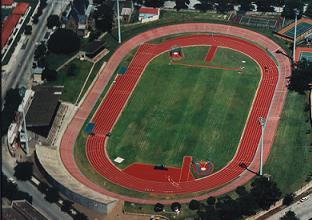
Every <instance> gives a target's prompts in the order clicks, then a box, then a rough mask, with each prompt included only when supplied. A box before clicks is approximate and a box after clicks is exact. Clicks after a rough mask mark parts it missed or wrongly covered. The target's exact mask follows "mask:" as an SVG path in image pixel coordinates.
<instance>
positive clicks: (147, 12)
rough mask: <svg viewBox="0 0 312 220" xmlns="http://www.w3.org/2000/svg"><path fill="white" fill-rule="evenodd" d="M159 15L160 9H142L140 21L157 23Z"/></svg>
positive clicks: (140, 10)
mask: <svg viewBox="0 0 312 220" xmlns="http://www.w3.org/2000/svg"><path fill="white" fill-rule="evenodd" d="M159 14H160V10H159V8H147V7H141V8H140V9H139V21H141V22H142V23H146V22H150V21H156V20H158V19H159Z"/></svg>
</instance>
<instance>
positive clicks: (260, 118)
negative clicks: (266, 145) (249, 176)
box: [259, 117, 265, 176]
mask: <svg viewBox="0 0 312 220" xmlns="http://www.w3.org/2000/svg"><path fill="white" fill-rule="evenodd" d="M259 124H260V126H261V138H260V141H261V143H260V171H259V175H260V176H262V166H263V135H264V124H265V120H264V118H263V117H259Z"/></svg>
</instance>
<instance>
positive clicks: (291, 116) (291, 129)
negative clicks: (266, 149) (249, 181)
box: [264, 92, 312, 194]
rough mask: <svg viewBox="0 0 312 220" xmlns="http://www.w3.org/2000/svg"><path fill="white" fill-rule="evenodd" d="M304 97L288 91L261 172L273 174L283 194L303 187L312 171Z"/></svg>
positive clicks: (307, 114) (311, 140) (310, 137)
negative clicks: (272, 142)
mask: <svg viewBox="0 0 312 220" xmlns="http://www.w3.org/2000/svg"><path fill="white" fill-rule="evenodd" d="M306 103H308V99H307V97H305V96H304V95H299V94H298V93H295V92H289V93H288V96H287V99H286V103H285V106H284V111H283V114H282V117H281V121H280V124H279V128H278V130H277V134H276V138H275V141H274V144H273V146H272V149H271V153H270V156H269V158H268V161H267V162H266V164H265V167H264V173H268V174H271V175H272V178H273V180H274V181H276V182H277V185H278V187H279V188H280V189H281V191H282V192H283V194H286V193H289V192H293V191H295V190H297V189H299V188H300V187H302V186H303V185H304V183H305V181H306V179H307V177H308V176H309V175H312V163H311V161H312V146H311V142H312V135H311V124H310V120H309V112H308V111H307V112H305V111H304V109H305V105H306Z"/></svg>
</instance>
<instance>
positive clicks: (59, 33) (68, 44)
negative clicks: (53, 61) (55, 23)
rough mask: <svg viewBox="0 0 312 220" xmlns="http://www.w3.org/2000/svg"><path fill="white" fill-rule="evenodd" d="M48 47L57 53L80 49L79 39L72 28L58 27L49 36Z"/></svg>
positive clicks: (67, 52)
mask: <svg viewBox="0 0 312 220" xmlns="http://www.w3.org/2000/svg"><path fill="white" fill-rule="evenodd" d="M48 48H49V50H50V51H52V52H54V53H57V54H59V53H63V54H69V53H73V52H76V51H78V50H79V49H80V39H79V37H78V36H77V34H76V33H75V32H73V31H72V30H67V29H63V28H59V29H57V30H56V31H55V32H54V33H53V34H52V35H51V37H50V38H49V40H48Z"/></svg>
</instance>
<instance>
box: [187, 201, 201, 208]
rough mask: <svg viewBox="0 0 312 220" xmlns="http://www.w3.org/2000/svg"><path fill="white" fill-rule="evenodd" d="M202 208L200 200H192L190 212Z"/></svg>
mask: <svg viewBox="0 0 312 220" xmlns="http://www.w3.org/2000/svg"><path fill="white" fill-rule="evenodd" d="M199 207H200V202H199V201H198V200H195V199H192V200H191V201H190V204H189V209H190V210H197V209H199Z"/></svg>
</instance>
